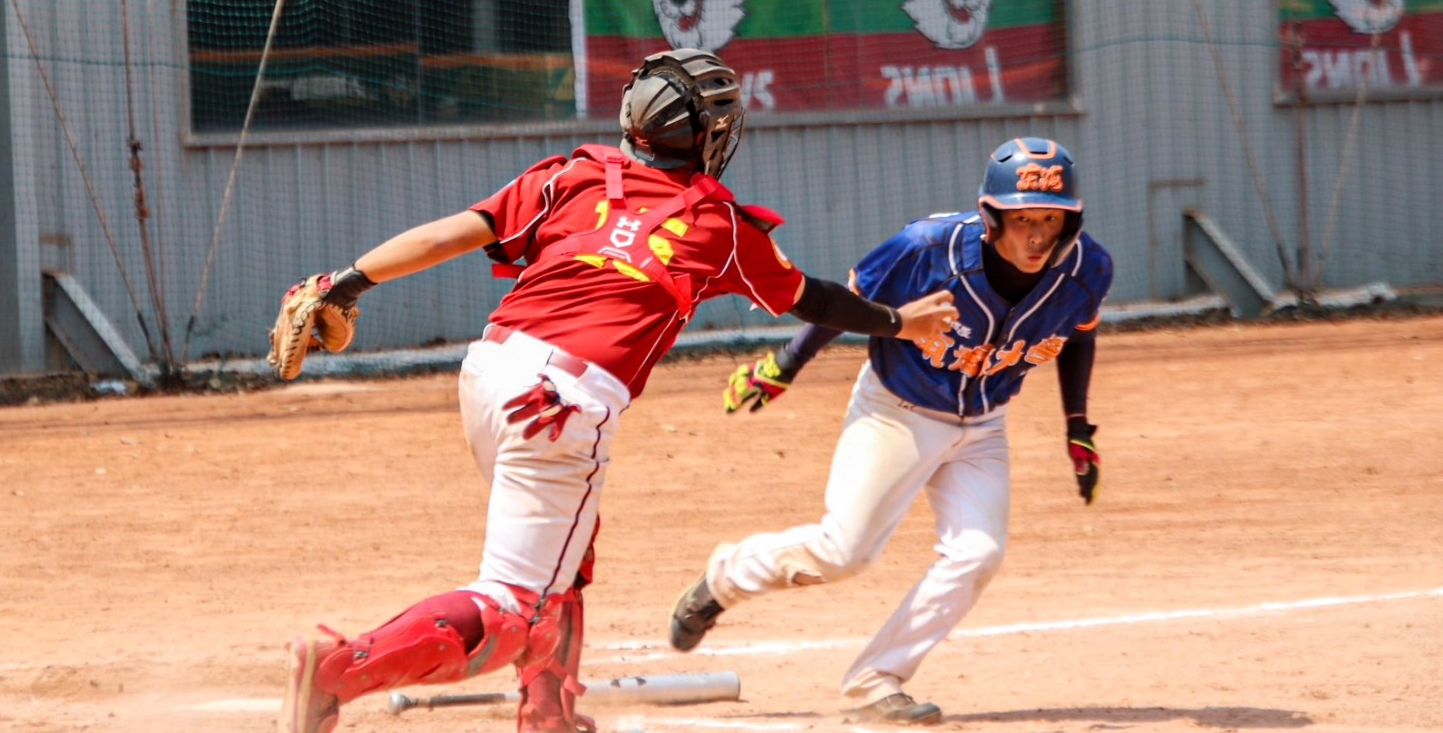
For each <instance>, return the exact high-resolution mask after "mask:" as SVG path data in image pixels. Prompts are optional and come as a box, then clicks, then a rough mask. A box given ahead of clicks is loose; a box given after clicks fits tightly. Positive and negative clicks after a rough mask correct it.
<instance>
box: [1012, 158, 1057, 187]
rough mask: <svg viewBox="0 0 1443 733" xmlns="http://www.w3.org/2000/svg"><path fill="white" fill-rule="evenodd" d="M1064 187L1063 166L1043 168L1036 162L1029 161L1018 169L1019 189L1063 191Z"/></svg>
mask: <svg viewBox="0 0 1443 733" xmlns="http://www.w3.org/2000/svg"><path fill="white" fill-rule="evenodd" d="M1062 189H1063V182H1062V166H1060V165H1054V166H1052V167H1051V168H1043V167H1042V166H1040V165H1038V164H1036V163H1028V164H1027V165H1024V166H1022V167H1021V168H1018V169H1017V190H1018V191H1041V192H1043V193H1062Z"/></svg>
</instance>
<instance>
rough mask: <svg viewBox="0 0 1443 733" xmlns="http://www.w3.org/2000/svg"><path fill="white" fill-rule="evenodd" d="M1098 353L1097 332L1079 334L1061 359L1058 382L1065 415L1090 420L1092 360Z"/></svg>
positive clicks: (1068, 345)
mask: <svg viewBox="0 0 1443 733" xmlns="http://www.w3.org/2000/svg"><path fill="white" fill-rule="evenodd" d="M1096 354H1097V332H1096V331H1077V332H1075V333H1073V335H1072V338H1069V339H1068V340H1067V345H1066V346H1064V347H1062V353H1061V354H1059V355H1058V357H1057V382H1058V386H1059V387H1060V388H1061V390H1062V411H1063V414H1064V415H1068V416H1069V418H1068V419H1069V420H1071V419H1072V418H1073V417H1076V416H1081V417H1082V419H1083V422H1086V418H1087V390H1088V387H1089V385H1090V384H1091V382H1092V361H1093V358H1094V357H1095V356H1096Z"/></svg>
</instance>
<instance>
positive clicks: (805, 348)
mask: <svg viewBox="0 0 1443 733" xmlns="http://www.w3.org/2000/svg"><path fill="white" fill-rule="evenodd" d="M843 333H845V332H844V331H838V330H837V329H835V328H827V327H826V326H818V325H817V324H815V323H808V324H807V325H805V326H802V330H801V332H800V333H798V334H797V335H796V336H793V337H792V340H791V341H788V342H787V345H786V346H783V347H782V350H781V351H778V352H777V366H779V367H781V368H782V372H783V373H784V374H785V375H786V379H784V380H783V381H786V382H790V381H792V380H791V378H792V377H795V376H796V375H797V372H800V371H801V370H802V367H804V366H806V365H807V362H809V361H811V360H812V357H814V356H816V355H817V352H819V351H821V350H822V347H824V346H826V345H827V344H830V343H832V342H833V341H835V340H836V338H837V337H838V336H841V335H842V334H843Z"/></svg>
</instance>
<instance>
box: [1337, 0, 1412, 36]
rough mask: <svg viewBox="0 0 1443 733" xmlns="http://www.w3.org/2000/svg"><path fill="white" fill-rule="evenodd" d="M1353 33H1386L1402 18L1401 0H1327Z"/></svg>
mask: <svg viewBox="0 0 1443 733" xmlns="http://www.w3.org/2000/svg"><path fill="white" fill-rule="evenodd" d="M1328 1H1329V2H1331V3H1332V4H1333V10H1334V12H1336V13H1337V15H1338V17H1339V18H1341V19H1342V20H1343V22H1344V23H1347V24H1348V27H1349V28H1352V29H1353V32H1354V33H1367V34H1376V33H1387V32H1388V31H1391V30H1393V28H1394V26H1396V25H1398V21H1400V20H1402V19H1403V0H1328Z"/></svg>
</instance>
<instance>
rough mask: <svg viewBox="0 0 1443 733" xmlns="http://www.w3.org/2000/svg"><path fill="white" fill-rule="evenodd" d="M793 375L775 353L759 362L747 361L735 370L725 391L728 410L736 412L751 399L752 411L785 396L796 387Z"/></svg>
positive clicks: (724, 400)
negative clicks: (793, 386) (779, 362)
mask: <svg viewBox="0 0 1443 733" xmlns="http://www.w3.org/2000/svg"><path fill="white" fill-rule="evenodd" d="M792 376H793V375H791V374H787V373H786V372H785V371H783V369H782V367H781V366H780V365H778V364H777V356H776V354H775V353H774V352H770V351H769V352H767V355H766V358H763V359H758V360H757V362H756V363H755V364H750V365H748V364H743V365H741V366H739V367H737V370H736V371H735V372H732V375H731V378H730V379H728V380H727V388H726V389H725V390H723V391H722V404H723V405H724V406H725V407H726V411H727V412H728V413H732V412H736V411H737V410H740V409H741V408H742V405H745V404H746V403H748V402H751V403H752V406H751V412H756V411H757V410H760V409H762V407H764V406H765V405H766V404H767V403H768V402H771V401H772V400H774V399H776V398H778V397H781V396H782V393H783V392H785V391H787V387H790V386H792V381H791V380H792Z"/></svg>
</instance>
